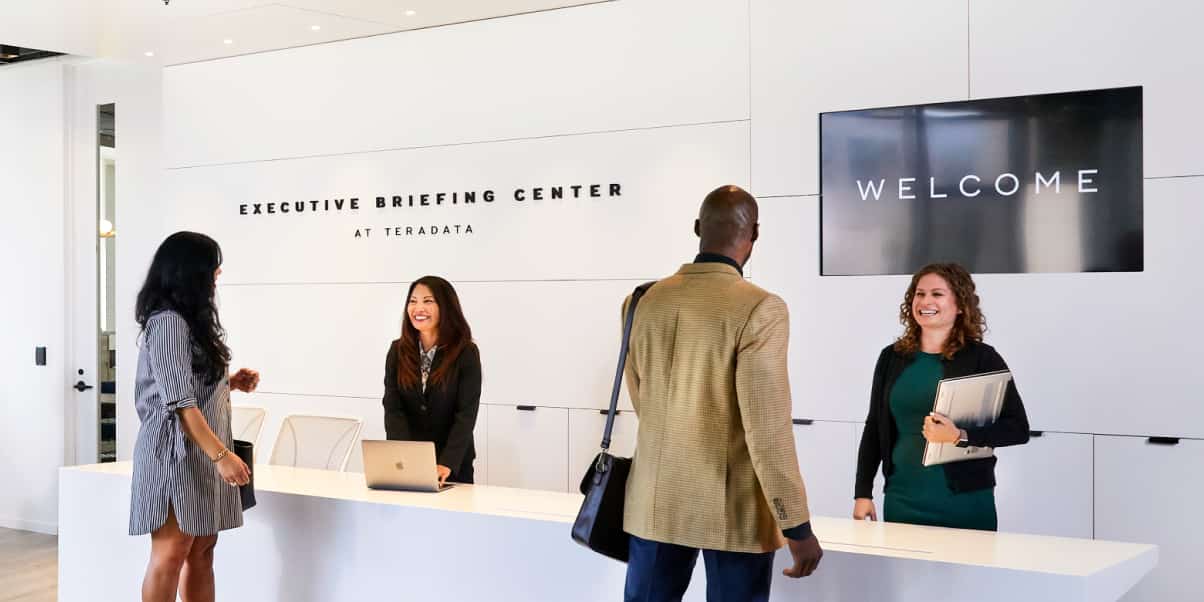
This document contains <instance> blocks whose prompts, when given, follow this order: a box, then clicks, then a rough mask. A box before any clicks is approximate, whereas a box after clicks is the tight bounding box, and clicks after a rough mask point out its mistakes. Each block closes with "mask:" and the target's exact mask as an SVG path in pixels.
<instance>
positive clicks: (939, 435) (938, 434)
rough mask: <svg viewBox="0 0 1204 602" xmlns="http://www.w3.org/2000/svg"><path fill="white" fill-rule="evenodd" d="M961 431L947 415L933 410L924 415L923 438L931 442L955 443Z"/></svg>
mask: <svg viewBox="0 0 1204 602" xmlns="http://www.w3.org/2000/svg"><path fill="white" fill-rule="evenodd" d="M961 433H962V431H961V429H959V428H957V425H956V424H953V421H952V420H950V419H949V417H948V416H942V415H941V414H937V413H936V412H933V413H931V414H929V415H927V416H925V417H924V438H925V439H927V440H928V441H929V442H931V443H957V440H958V439H959V438H961Z"/></svg>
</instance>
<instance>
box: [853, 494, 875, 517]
mask: <svg viewBox="0 0 1204 602" xmlns="http://www.w3.org/2000/svg"><path fill="white" fill-rule="evenodd" d="M867 516H868V517H869V518H870V520H872V521H876V520H878V511H877V510H875V509H874V500H871V499H870V498H867V497H859V498H857V500H856V501H855V502H854V503H853V518H855V519H857V520H865V517H867Z"/></svg>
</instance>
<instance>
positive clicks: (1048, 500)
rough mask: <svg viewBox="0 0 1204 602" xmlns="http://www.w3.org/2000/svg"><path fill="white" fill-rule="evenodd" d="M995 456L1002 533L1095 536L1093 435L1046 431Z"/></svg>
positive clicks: (996, 501)
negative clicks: (997, 460)
mask: <svg viewBox="0 0 1204 602" xmlns="http://www.w3.org/2000/svg"><path fill="white" fill-rule="evenodd" d="M995 455H996V456H998V457H999V463H998V464H997V466H996V469H995V478H996V480H997V481H998V486H997V487H996V488H995V507H996V509H997V512H998V514H999V530H1000V531H1007V532H1010V533H1033V534H1036V535H1057V536H1060V537H1082V538H1086V539H1091V530H1092V512H1093V509H1092V482H1093V477H1092V436H1091V435H1077V434H1067V433H1048V432H1047V433H1043V434H1042V435H1041V436H1040V437H1033V438H1032V439H1030V440H1029V442H1028V444H1026V445H1020V446H1016V447H1005V448H1002V449H998V450H995Z"/></svg>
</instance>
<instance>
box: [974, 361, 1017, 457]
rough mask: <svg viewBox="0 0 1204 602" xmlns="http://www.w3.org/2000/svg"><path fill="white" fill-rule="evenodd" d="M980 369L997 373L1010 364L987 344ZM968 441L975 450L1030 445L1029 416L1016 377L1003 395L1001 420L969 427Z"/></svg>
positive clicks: (980, 362) (1000, 412)
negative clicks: (976, 448)
mask: <svg viewBox="0 0 1204 602" xmlns="http://www.w3.org/2000/svg"><path fill="white" fill-rule="evenodd" d="M979 369H980V370H981V371H982V372H995V371H998V370H1007V369H1008V365H1007V362H1005V361H1003V357H1001V356H1000V355H999V353H998V352H997V351H995V349H994V348H993V347H991V346H989V345H986V346H984V348H983V353H982V357H981V358H980V360H979ZM966 438H967V439H968V440H969V442H970V445H973V446H975V447H1007V446H1009V445H1023V444H1025V443H1028V414H1026V413H1025V411H1024V402H1022V401H1021V400H1020V392H1019V391H1017V390H1016V380H1015V379H1014V378H1013V379H1012V381H1011V382H1009V383H1008V388H1007V391H1006V392H1004V394H1003V408H1001V409H1000V411H999V419H998V420H996V421H995V422H994V423H992V424H988V425H986V426H981V427H972V428H967V429H966Z"/></svg>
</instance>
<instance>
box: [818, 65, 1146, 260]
mask: <svg viewBox="0 0 1204 602" xmlns="http://www.w3.org/2000/svg"><path fill="white" fill-rule="evenodd" d="M1141 100H1142V89H1141V87H1140V86H1137V87H1127V88H1112V89H1106V90H1087V91H1080V92H1065V93H1057V94H1040V95H1035V96H1017V97H1011V98H991V99H983V100H969V101H959V102H946V103H938V104H925V105H913V106H902V107H889V108H880V109H863V110H854V111H836V112H829V113H821V114H820V116H819V122H820V247H821V248H820V264H821V265H820V273H821V274H822V275H825V276H838V275H878V274H910V273H912V272H914V271H915V270H917V269H919V268H920V267H922V266H923V265H925V264H928V263H932V262H945V261H955V262H958V263H961V264H962V265H964V266H966V268H967V269H969V270H970V271H971V272H975V273H992V272H994V273H1028V272H1134V271H1142V269H1143V268H1144V257H1143V239H1142V236H1143V230H1142V152H1141Z"/></svg>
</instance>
